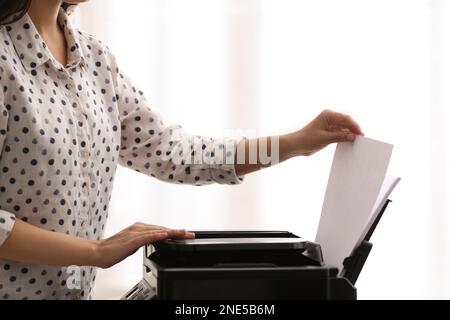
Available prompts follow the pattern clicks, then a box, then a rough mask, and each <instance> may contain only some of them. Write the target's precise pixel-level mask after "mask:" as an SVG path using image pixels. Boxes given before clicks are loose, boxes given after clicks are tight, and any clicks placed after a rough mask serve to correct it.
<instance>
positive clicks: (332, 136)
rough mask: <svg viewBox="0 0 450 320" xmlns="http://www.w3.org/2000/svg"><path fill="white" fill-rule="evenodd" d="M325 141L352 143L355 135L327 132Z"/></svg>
mask: <svg viewBox="0 0 450 320" xmlns="http://www.w3.org/2000/svg"><path fill="white" fill-rule="evenodd" d="M326 139H327V140H328V143H335V142H353V141H355V139H356V135H355V134H354V133H352V132H350V131H335V132H329V133H328V134H327V137H326Z"/></svg>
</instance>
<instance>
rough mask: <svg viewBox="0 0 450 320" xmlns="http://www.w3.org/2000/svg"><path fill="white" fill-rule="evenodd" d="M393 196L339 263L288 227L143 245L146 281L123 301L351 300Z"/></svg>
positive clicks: (210, 233) (216, 233)
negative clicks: (332, 263)
mask: <svg viewBox="0 0 450 320" xmlns="http://www.w3.org/2000/svg"><path fill="white" fill-rule="evenodd" d="M389 202H390V200H387V201H386V203H385V204H384V206H383V208H382V210H381V211H380V213H379V214H378V215H377V218H376V220H375V221H374V223H373V224H372V226H371V228H370V230H369V232H368V233H367V235H366V237H365V239H364V240H363V241H362V242H361V244H360V245H359V246H358V247H356V248H355V249H354V250H353V252H352V254H351V255H350V256H349V257H347V258H346V259H345V260H344V261H343V266H344V267H343V268H342V269H341V271H339V269H338V268H337V266H328V265H325V264H324V263H323V257H322V252H321V248H320V245H319V244H317V243H313V242H310V241H305V240H303V239H302V238H300V237H298V236H296V235H295V234H292V233H290V232H286V231H197V232H195V234H196V239H195V240H171V239H169V240H164V241H160V242H157V243H154V244H149V245H146V246H145V248H144V262H143V275H144V276H143V279H142V281H141V282H139V283H138V284H137V285H136V286H134V287H133V288H132V289H131V290H130V291H128V292H127V293H126V294H125V295H124V296H123V297H122V299H124V300H151V299H163V300H166V299H176V300H197V299H201V300H211V299H213V300H215V299H220V300H236V299H255V300H260V299H320V300H334V299H339V300H343V299H351V300H354V299H356V298H357V294H356V288H355V283H356V280H357V279H358V276H359V274H360V272H361V270H362V268H363V266H364V263H365V261H366V259H367V256H368V255H369V253H370V250H371V248H372V244H371V243H370V242H369V240H370V237H371V235H372V233H373V232H374V230H375V228H376V225H377V224H378V221H379V220H380V218H381V216H382V214H383V212H384V211H385V209H386V207H387V205H388V204H389Z"/></svg>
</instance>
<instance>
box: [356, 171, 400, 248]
mask: <svg viewBox="0 0 450 320" xmlns="http://www.w3.org/2000/svg"><path fill="white" fill-rule="evenodd" d="M399 182H400V178H399V177H391V176H386V177H385V178H384V181H383V185H382V186H381V190H380V193H379V194H378V198H377V200H376V201H375V205H374V206H373V208H372V213H371V214H370V219H369V221H368V222H367V224H366V227H365V228H364V231H363V233H362V234H361V237H360V238H359V240H358V242H357V243H356V245H355V247H357V246H358V245H359V244H360V243H361V241H363V240H364V238H365V237H366V235H367V233H368V232H369V230H370V228H371V227H372V224H373V223H374V222H375V219H376V218H377V216H378V214H379V213H380V211H381V209H382V208H383V206H384V204H385V203H386V201H387V199H388V197H389V195H390V194H391V193H392V191H393V190H394V188H395V187H396V186H397V184H398V183H399Z"/></svg>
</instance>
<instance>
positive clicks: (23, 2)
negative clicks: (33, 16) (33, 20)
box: [0, 0, 72, 25]
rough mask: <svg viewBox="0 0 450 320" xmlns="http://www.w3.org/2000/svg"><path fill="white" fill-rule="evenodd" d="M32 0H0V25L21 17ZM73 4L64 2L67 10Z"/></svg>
mask: <svg viewBox="0 0 450 320" xmlns="http://www.w3.org/2000/svg"><path fill="white" fill-rule="evenodd" d="M30 5H31V0H0V25H4V24H9V23H13V22H15V21H17V20H19V19H21V18H22V17H23V16H24V15H25V14H26V13H27V12H28V9H29V8H30ZM70 6H72V5H71V4H67V3H63V4H62V7H63V8H64V9H65V10H67V9H68V8H69V7H70Z"/></svg>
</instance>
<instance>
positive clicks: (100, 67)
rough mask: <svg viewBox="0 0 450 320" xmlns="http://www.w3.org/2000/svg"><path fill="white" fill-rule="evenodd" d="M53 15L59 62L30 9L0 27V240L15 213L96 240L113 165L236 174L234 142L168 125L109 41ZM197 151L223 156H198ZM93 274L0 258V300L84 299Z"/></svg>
mask: <svg viewBox="0 0 450 320" xmlns="http://www.w3.org/2000/svg"><path fill="white" fill-rule="evenodd" d="M58 22H59V24H60V26H61V28H63V30H64V33H65V36H66V40H67V48H68V64H67V65H66V66H62V65H61V64H60V63H59V62H58V61H56V60H55V59H54V57H53V56H52V54H51V53H50V51H49V49H48V48H47V46H46V44H45V42H44V41H43V39H42V38H41V37H40V36H39V34H38V32H37V30H36V29H35V27H34V25H33V23H32V21H31V19H30V17H29V16H28V15H25V16H24V17H23V18H22V19H21V20H20V21H17V22H15V23H12V24H10V25H6V26H1V27H0V152H1V154H0V245H1V244H2V243H4V241H5V240H6V239H7V238H8V236H9V235H10V233H11V230H12V228H13V226H14V222H15V221H16V219H21V220H23V221H25V222H28V223H30V224H33V225H35V226H37V227H39V228H43V229H46V230H50V231H55V232H60V233H65V234H70V235H73V236H78V237H82V238H88V239H101V238H102V236H103V232H104V228H105V223H106V220H107V216H108V204H109V201H110V197H111V191H112V186H113V180H114V173H115V171H116V167H117V164H118V163H119V164H121V165H123V166H125V167H128V168H131V169H133V170H136V171H138V172H142V173H144V174H147V175H149V176H152V177H155V178H157V179H160V180H163V181H167V182H172V183H178V184H192V185H203V184H208V183H213V182H217V183H223V184H238V183H240V182H241V180H242V178H240V177H237V176H236V173H235V171H234V165H233V164H232V163H230V162H229V161H228V160H229V159H234V154H235V150H236V148H235V146H236V144H237V143H238V141H237V140H233V139H220V140H217V139H211V138H204V137H200V136H194V135H188V134H186V133H184V132H183V131H182V129H181V127H180V126H177V125H165V124H164V122H163V121H162V119H161V117H160V116H159V115H158V114H157V113H155V112H154V111H152V110H151V109H150V108H149V106H148V104H147V102H146V100H145V98H144V96H143V93H142V92H141V91H139V90H138V89H136V88H135V87H134V86H133V84H132V83H131V82H130V80H129V78H128V77H127V76H126V75H125V74H124V73H123V72H122V71H121V70H120V69H119V67H118V66H117V63H116V59H115V58H114V56H113V55H112V54H111V52H110V51H109V50H108V48H107V47H106V46H104V45H103V44H102V43H101V42H99V41H97V40H95V39H94V38H92V37H91V36H89V35H86V34H84V33H82V32H80V31H78V30H76V29H74V28H73V26H72V25H71V23H70V21H69V20H68V18H67V15H66V13H65V12H64V11H63V10H61V12H60V14H59V17H58ZM230 146H231V147H230ZM199 154H201V155H202V157H200V158H201V159H209V158H215V159H217V157H218V156H219V158H221V157H222V158H223V159H222V160H223V161H222V162H220V161H219V162H218V161H195V159H197V160H198V158H199V157H197V156H198V155H199ZM194 156H195V157H194ZM194 158H195V159H194ZM192 159H194V161H189V160H192ZM175 160H176V161H175ZM227 163H229V164H227ZM95 274H96V272H95V268H93V267H89V266H87V267H84V266H82V267H73V266H67V267H49V266H41V265H30V264H26V263H18V262H12V261H6V260H0V299H89V298H91V295H92V290H93V285H94V282H95Z"/></svg>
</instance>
